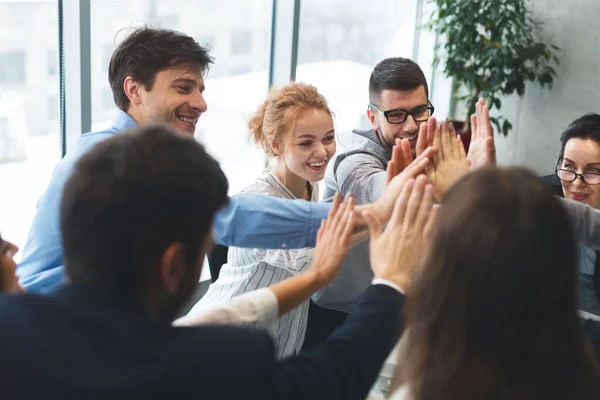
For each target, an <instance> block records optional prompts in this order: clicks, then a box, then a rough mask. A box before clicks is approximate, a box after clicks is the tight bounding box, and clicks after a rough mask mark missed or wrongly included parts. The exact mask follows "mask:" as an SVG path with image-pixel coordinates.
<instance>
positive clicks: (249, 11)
mask: <svg viewBox="0 0 600 400" xmlns="http://www.w3.org/2000/svg"><path fill="white" fill-rule="evenodd" d="M271 7H272V1H271V0H257V1H253V2H248V1H245V0H223V1H220V2H217V3H212V2H211V3H210V4H209V2H205V1H188V0H114V1H106V0H92V2H91V46H92V47H91V54H92V93H94V94H95V95H94V97H93V98H92V109H93V114H92V125H93V127H94V128H98V127H102V126H107V125H109V124H110V122H111V120H110V116H112V115H113V113H108V112H106V110H107V107H108V105H109V95H108V93H109V91H110V87H109V85H108V60H109V59H110V56H109V55H108V54H106V53H105V51H106V50H104V49H107V48H108V47H110V49H111V50H110V53H111V54H112V50H113V49H114V48H115V47H116V46H117V45H118V44H119V43H120V42H121V40H123V38H124V37H126V35H127V34H128V33H129V32H130V31H131V29H132V28H135V27H136V26H140V25H144V24H149V25H151V26H157V27H163V28H170V29H174V30H177V31H180V32H183V33H185V34H188V35H190V36H192V37H194V38H196V39H197V40H198V41H199V43H200V44H201V45H207V44H208V45H210V47H211V50H210V53H211V55H212V56H213V57H214V58H215V63H214V64H213V65H211V66H210V70H209V73H208V75H207V76H206V77H205V86H206V91H205V93H204V94H205V99H206V101H207V103H208V111H207V112H206V113H204V114H203V115H202V116H201V118H200V120H199V121H198V125H197V127H196V132H197V135H196V136H197V139H198V140H200V141H201V142H203V143H204V144H205V145H206V147H207V149H208V151H209V152H210V153H211V154H212V155H213V156H214V157H215V158H217V159H218V160H219V162H220V163H221V166H222V168H223V170H224V171H225V173H226V174H227V177H228V179H229V182H230V187H231V193H235V192H237V191H239V190H241V189H243V188H244V187H245V186H247V185H248V184H250V183H251V182H252V181H253V180H254V179H255V178H256V177H257V176H258V175H259V174H260V173H261V172H262V169H263V166H264V155H263V153H262V151H261V150H259V149H258V148H256V147H255V146H253V145H251V144H249V143H248V141H247V139H246V136H247V127H246V121H247V119H248V117H249V116H250V114H251V113H252V112H253V111H255V110H256V109H257V108H258V105H259V103H260V102H261V101H262V100H264V98H265V97H266V95H267V92H268V73H267V70H266V65H268V62H267V61H268V59H269V41H270V40H271V35H270V31H271V17H272V8H271ZM165 15H166V16H168V17H164V16H165ZM235 32H237V33H235ZM241 32H244V35H241V34H240V33H241ZM242 36H243V37H242ZM233 37H237V38H238V39H236V46H235V48H236V50H239V51H243V52H245V53H246V55H245V57H243V60H233V59H231V57H229V56H230V51H231V49H230V42H231V38H233ZM251 37H256V38H261V40H262V41H264V43H259V44H260V46H258V45H257V46H255V47H252V46H250V45H248V43H249V42H248V41H247V38H251ZM221 44H222V45H221ZM223 46H225V47H223ZM259 66H260V67H259ZM94 102H97V103H98V106H95V105H94ZM110 102H111V103H112V94H111V96H110ZM111 107H112V108H114V105H112V106H111ZM199 133H202V135H200V134H199ZM200 136H201V137H200Z"/></svg>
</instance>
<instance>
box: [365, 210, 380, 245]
mask: <svg viewBox="0 0 600 400" xmlns="http://www.w3.org/2000/svg"><path fill="white" fill-rule="evenodd" d="M361 215H362V217H363V218H364V220H365V221H366V222H367V226H368V227H369V236H370V237H371V241H372V242H375V241H377V239H379V237H380V236H381V222H379V220H378V219H377V217H376V216H375V214H373V213H372V212H371V211H367V210H364V211H363V212H362V213H361Z"/></svg>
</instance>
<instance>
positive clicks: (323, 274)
mask: <svg viewBox="0 0 600 400" xmlns="http://www.w3.org/2000/svg"><path fill="white" fill-rule="evenodd" d="M340 201H341V196H340V194H339V193H336V194H335V196H334V198H333V204H332V206H331V209H330V210H329V215H328V216H327V220H323V221H322V222H321V227H320V228H319V231H318V232H317V245H316V246H315V253H314V258H313V263H312V266H311V267H310V269H309V271H311V272H312V273H314V274H316V276H317V280H318V281H319V282H320V284H322V285H326V284H328V283H330V282H331V281H333V279H334V278H335V277H336V275H337V274H338V272H339V271H340V268H341V266H342V263H343V262H344V259H345V258H346V255H347V254H348V249H349V248H350V237H351V236H352V228H353V219H354V211H353V210H354V196H352V195H348V196H347V197H346V199H345V200H344V202H343V203H341V205H340Z"/></svg>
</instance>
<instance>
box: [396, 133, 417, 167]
mask: <svg viewBox="0 0 600 400" xmlns="http://www.w3.org/2000/svg"><path fill="white" fill-rule="evenodd" d="M400 146H401V149H402V168H401V169H398V173H400V172H402V171H403V170H404V168H406V167H408V166H409V165H410V163H412V162H413V156H412V150H411V148H410V141H409V140H408V139H402V142H400Z"/></svg>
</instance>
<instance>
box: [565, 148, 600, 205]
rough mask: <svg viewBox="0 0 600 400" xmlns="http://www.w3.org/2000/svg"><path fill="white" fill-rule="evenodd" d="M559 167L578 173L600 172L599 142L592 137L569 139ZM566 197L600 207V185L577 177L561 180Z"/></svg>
mask: <svg viewBox="0 0 600 400" xmlns="http://www.w3.org/2000/svg"><path fill="white" fill-rule="evenodd" d="M560 168H562V169H566V170H569V171H573V172H576V173H578V174H584V173H597V174H600V144H599V143H598V142H596V141H595V140H593V139H580V138H573V139H569V140H568V141H567V143H566V144H565V151H564V156H563V160H562V163H561V165H560ZM561 185H562V189H563V194H564V196H565V197H566V198H567V199H571V200H575V201H579V202H582V203H585V204H588V205H590V206H592V207H594V208H600V185H590V184H588V183H586V182H583V181H582V179H581V178H580V177H577V179H575V181H573V182H565V181H561Z"/></svg>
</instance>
